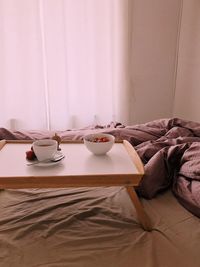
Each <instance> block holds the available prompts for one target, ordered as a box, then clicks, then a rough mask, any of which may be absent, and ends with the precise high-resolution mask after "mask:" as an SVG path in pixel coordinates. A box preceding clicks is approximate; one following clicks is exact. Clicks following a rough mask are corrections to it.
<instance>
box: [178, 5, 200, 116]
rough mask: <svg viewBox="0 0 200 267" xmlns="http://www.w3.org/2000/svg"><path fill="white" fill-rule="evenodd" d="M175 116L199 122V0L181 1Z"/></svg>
mask: <svg viewBox="0 0 200 267" xmlns="http://www.w3.org/2000/svg"><path fill="white" fill-rule="evenodd" d="M174 116H177V117H180V118H184V119H188V120H192V121H200V1H199V0H190V1H188V0H184V1H183V13H182V23H181V32H180V42H179V54H178V70H177V81H176V94H175V105H174Z"/></svg>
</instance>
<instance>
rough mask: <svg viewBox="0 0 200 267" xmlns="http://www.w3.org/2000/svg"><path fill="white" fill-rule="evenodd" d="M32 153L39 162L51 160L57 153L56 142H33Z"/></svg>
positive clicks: (47, 140)
mask: <svg viewBox="0 0 200 267" xmlns="http://www.w3.org/2000/svg"><path fill="white" fill-rule="evenodd" d="M33 151H34V153H35V155H36V157H37V159H38V160H39V161H43V160H47V159H52V158H53V157H54V155H55V153H56V151H57V141H56V140H52V139H44V140H38V141H35V142H33Z"/></svg>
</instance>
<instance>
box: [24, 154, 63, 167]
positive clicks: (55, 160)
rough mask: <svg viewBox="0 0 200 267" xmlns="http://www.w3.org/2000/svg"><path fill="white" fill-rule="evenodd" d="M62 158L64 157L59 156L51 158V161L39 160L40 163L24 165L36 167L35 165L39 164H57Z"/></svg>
mask: <svg viewBox="0 0 200 267" xmlns="http://www.w3.org/2000/svg"><path fill="white" fill-rule="evenodd" d="M64 157H65V155H61V156H58V157H56V158H53V159H45V160H41V161H35V162H31V163H27V164H26V165H27V166H32V165H37V164H40V163H50V162H58V161H60V160H62V159H64Z"/></svg>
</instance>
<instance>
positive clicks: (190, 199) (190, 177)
mask: <svg viewBox="0 0 200 267" xmlns="http://www.w3.org/2000/svg"><path fill="white" fill-rule="evenodd" d="M93 132H103V133H110V134H113V135H114V136H115V137H116V139H117V140H120V139H125V140H128V141H129V142H130V143H131V144H132V145H133V146H134V147H135V149H136V150H137V152H138V154H139V156H140V157H141V159H142V161H143V163H144V165H145V175H144V177H143V179H142V180H141V183H140V185H139V186H138V187H137V188H136V190H137V193H138V194H139V195H140V196H142V197H144V198H147V199H151V198H153V197H155V196H157V195H158V194H160V193H162V192H163V191H165V190H167V189H169V188H171V190H172V192H173V194H174V195H175V196H176V198H177V199H178V201H179V202H180V203H181V204H182V205H183V206H184V207H185V208H186V209H187V210H189V211H190V212H192V213H193V214H194V215H196V216H198V217H200V123H197V122H192V121H187V120H182V119H179V118H172V119H160V120H154V121H151V122H148V123H145V124H138V125H133V126H124V125H122V124H121V123H111V124H109V125H107V126H99V125H96V126H91V127H87V128H84V129H76V130H75V129H74V130H73V129H72V130H66V131H57V133H58V134H59V135H60V136H61V138H62V140H80V139H82V138H83V136H84V135H86V134H89V133H93ZM54 133H55V131H16V132H11V131H9V130H7V129H5V128H0V139H8V140H11V139H25V140H27V139H29V140H35V139H41V138H51V137H52V136H53V135H54Z"/></svg>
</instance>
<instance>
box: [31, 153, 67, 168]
mask: <svg viewBox="0 0 200 267" xmlns="http://www.w3.org/2000/svg"><path fill="white" fill-rule="evenodd" d="M60 156H63V158H62V159H61V160H58V161H55V162H53V161H52V162H39V161H38V160H37V159H35V160H27V162H28V163H29V164H30V165H29V166H34V167H49V166H54V165H58V164H59V163H61V162H62V161H63V159H64V155H63V154H62V153H61V152H59V151H58V152H57V153H56V155H55V156H54V158H57V157H60ZM31 164H33V165H31ZM27 165H28V164H27Z"/></svg>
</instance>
